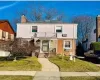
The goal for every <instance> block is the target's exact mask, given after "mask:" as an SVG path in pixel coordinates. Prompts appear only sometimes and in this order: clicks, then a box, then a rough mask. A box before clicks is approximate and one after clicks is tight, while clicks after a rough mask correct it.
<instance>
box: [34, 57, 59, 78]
mask: <svg viewBox="0 0 100 80" xmlns="http://www.w3.org/2000/svg"><path fill="white" fill-rule="evenodd" d="M38 61H39V62H40V64H41V65H42V72H37V73H36V75H35V77H34V79H33V80H60V73H59V68H58V67H57V66H56V65H55V64H53V63H51V62H50V61H49V60H48V59H47V58H38Z"/></svg>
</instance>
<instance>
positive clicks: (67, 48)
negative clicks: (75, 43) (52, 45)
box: [63, 40, 72, 50]
mask: <svg viewBox="0 0 100 80" xmlns="http://www.w3.org/2000/svg"><path fill="white" fill-rule="evenodd" d="M66 41H68V42H70V43H69V44H70V47H65V43H66ZM63 48H64V50H65V49H67V50H69V49H72V41H71V40H64V41H63Z"/></svg>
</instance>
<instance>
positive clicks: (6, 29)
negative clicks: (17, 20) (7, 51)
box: [0, 20, 15, 41]
mask: <svg viewBox="0 0 100 80" xmlns="http://www.w3.org/2000/svg"><path fill="white" fill-rule="evenodd" d="M14 34H15V32H14V30H13V28H12V26H11V25H10V23H9V22H8V21H7V20H0V40H3V41H13V40H14Z"/></svg>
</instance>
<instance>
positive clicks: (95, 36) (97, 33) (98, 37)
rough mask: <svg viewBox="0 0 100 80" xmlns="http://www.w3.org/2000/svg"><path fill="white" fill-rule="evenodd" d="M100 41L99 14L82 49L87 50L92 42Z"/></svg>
mask: <svg viewBox="0 0 100 80" xmlns="http://www.w3.org/2000/svg"><path fill="white" fill-rule="evenodd" d="M96 41H100V15H98V16H97V17H96V25H95V26H94V27H93V29H92V31H91V33H90V36H89V38H88V41H87V42H85V44H84V49H85V50H86V51H87V50H88V49H89V48H90V44H91V43H92V42H96Z"/></svg>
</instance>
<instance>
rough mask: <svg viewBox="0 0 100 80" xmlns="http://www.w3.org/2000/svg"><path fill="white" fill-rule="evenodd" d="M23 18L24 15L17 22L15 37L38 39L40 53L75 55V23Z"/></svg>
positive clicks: (28, 39)
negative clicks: (37, 20) (32, 20)
mask: <svg viewBox="0 0 100 80" xmlns="http://www.w3.org/2000/svg"><path fill="white" fill-rule="evenodd" d="M23 17H25V16H24V15H23ZM23 17H22V18H23ZM25 19H26V17H25V18H24V19H21V23H17V34H16V38H22V39H24V40H27V41H30V40H32V39H34V40H35V42H36V41H37V40H39V41H40V52H39V53H40V54H41V53H51V52H55V53H56V54H65V55H70V54H73V55H75V51H76V39H77V24H68V23H63V22H57V21H49V20H47V21H41V22H31V23H30V22H26V20H25ZM23 20H24V21H23Z"/></svg>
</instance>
